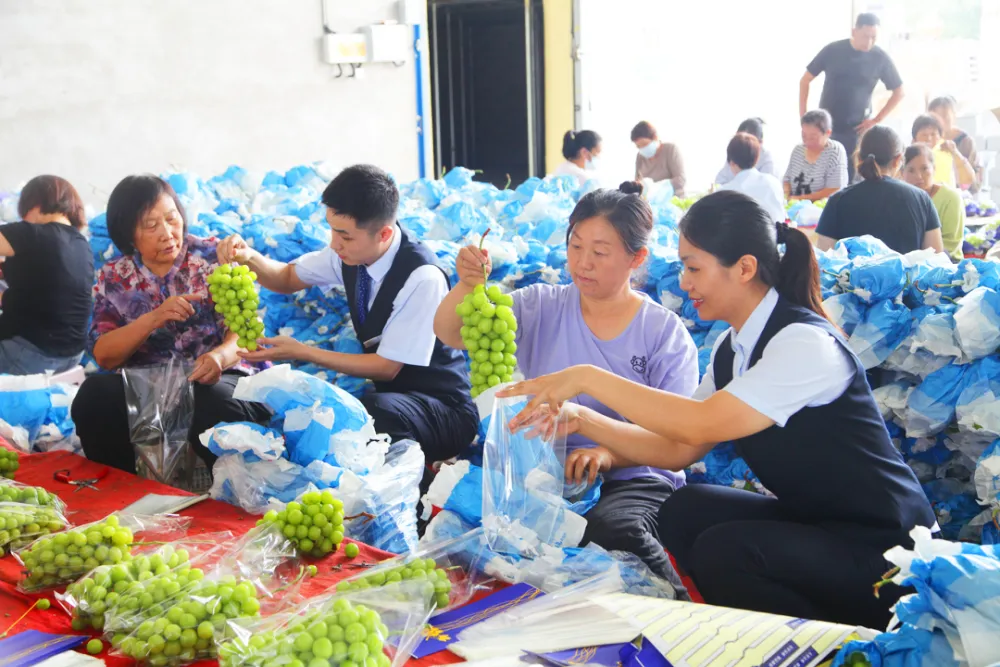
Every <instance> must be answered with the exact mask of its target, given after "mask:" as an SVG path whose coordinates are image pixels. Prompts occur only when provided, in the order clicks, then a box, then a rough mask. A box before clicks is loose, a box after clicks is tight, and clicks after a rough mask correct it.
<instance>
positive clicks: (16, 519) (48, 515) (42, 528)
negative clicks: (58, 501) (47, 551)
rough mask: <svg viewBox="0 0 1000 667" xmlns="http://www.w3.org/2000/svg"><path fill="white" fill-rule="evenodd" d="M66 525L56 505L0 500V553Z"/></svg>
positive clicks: (61, 528) (19, 546) (9, 550)
mask: <svg viewBox="0 0 1000 667" xmlns="http://www.w3.org/2000/svg"><path fill="white" fill-rule="evenodd" d="M0 488H2V487H0ZM28 488H31V487H28ZM53 497H55V496H53ZM68 525H69V522H68V521H67V520H66V517H65V516H64V515H63V513H62V510H61V509H60V508H58V507H50V506H38V505H28V504H26V503H9V502H0V555H3V554H5V553H7V552H11V551H14V550H16V549H20V548H22V547H23V546H24V545H26V544H29V543H30V542H33V541H34V540H36V539H38V538H40V537H42V536H44V535H48V534H49V533H55V532H58V531H60V530H63V529H64V528H65V527H66V526H68Z"/></svg>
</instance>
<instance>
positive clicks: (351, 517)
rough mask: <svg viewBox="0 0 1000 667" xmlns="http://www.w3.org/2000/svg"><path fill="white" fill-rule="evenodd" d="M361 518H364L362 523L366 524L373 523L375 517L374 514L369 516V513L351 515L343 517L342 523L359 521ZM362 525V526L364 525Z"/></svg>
mask: <svg viewBox="0 0 1000 667" xmlns="http://www.w3.org/2000/svg"><path fill="white" fill-rule="evenodd" d="M361 517H365V521H364V523H368V522H369V521H374V520H375V515H374V514H371V513H370V512H360V513H358V514H352V515H351V516H345V517H344V521H351V520H353V519H360V518H361ZM364 523H363V524H362V525H364Z"/></svg>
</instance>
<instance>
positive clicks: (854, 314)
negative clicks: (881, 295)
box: [823, 292, 868, 336]
mask: <svg viewBox="0 0 1000 667" xmlns="http://www.w3.org/2000/svg"><path fill="white" fill-rule="evenodd" d="M823 308H824V309H825V310H826V314H827V315H829V317H830V320H831V321H832V322H833V323H834V324H836V325H837V326H838V327H840V329H841V330H842V331H843V332H844V333H845V334H846V335H847V336H850V335H851V334H853V333H854V330H855V329H856V328H857V327H858V325H859V324H860V323H861V322H862V321H864V319H865V316H866V315H867V313H868V305H867V304H866V303H864V302H863V301H862V300H861V299H860V298H859V297H858V296H857V295H856V294H854V293H851V292H847V293H844V294H835V295H833V296H831V297H829V298H828V299H826V300H824V301H823Z"/></svg>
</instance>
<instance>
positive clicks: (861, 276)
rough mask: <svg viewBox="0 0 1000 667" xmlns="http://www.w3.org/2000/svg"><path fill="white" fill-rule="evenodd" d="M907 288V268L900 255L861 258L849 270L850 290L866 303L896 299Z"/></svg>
mask: <svg viewBox="0 0 1000 667" xmlns="http://www.w3.org/2000/svg"><path fill="white" fill-rule="evenodd" d="M904 287H906V268H905V266H904V265H903V258H902V257H901V256H899V255H895V254H890V255H876V256H873V257H859V258H857V259H855V260H854V261H853V262H852V263H851V267H850V269H849V270H848V289H850V290H851V291H852V292H853V293H854V295H855V296H857V297H858V298H859V299H861V300H862V301H864V302H865V303H869V304H870V303H875V302H879V301H885V300H887V299H895V298H896V297H897V296H898V295H899V294H901V293H902V292H903V288H904Z"/></svg>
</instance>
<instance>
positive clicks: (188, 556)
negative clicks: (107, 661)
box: [55, 531, 235, 631]
mask: <svg viewBox="0 0 1000 667" xmlns="http://www.w3.org/2000/svg"><path fill="white" fill-rule="evenodd" d="M234 537H235V536H234V535H233V534H232V533H231V532H228V531H224V532H219V533H204V534H201V535H198V536H196V537H184V538H181V539H179V540H176V541H173V542H167V543H166V544H159V543H155V542H154V543H150V544H138V545H136V546H134V547H133V549H132V558H131V559H129V560H127V561H123V562H121V563H118V564H116V565H107V564H105V565H99V566H97V567H96V568H94V569H93V570H91V571H90V572H88V573H87V574H86V575H85V576H83V577H81V578H80V579H78V580H77V581H75V582H74V583H72V584H70V585H69V586H67V587H66V590H65V591H63V592H61V593H60V592H57V593H56V594H55V598H56V602H57V603H58V604H59V606H60V607H62V608H63V609H64V610H65V611H66V613H68V614H70V615H71V616H72V617H73V629H74V630H77V631H81V630H88V629H91V628H93V629H94V630H103V629H104V628H105V626H106V625H107V623H106V619H107V618H108V617H114V616H118V617H121V616H127V615H128V613H129V611H130V610H131V608H133V607H134V608H138V606H139V600H140V598H141V597H142V595H143V594H144V593H145V592H147V590H148V589H149V588H150V587H148V586H147V585H144V584H145V583H146V582H149V581H150V580H152V579H155V578H156V577H158V576H162V575H164V574H166V573H168V572H176V571H177V570H178V569H180V568H183V567H187V568H191V567H195V566H196V564H197V563H198V562H199V561H201V560H202V559H203V558H204V557H205V556H206V555H207V554H209V553H211V552H212V551H219V550H223V549H225V548H226V544H227V543H228V542H231V541H232V540H233V538H234ZM119 605H122V607H123V609H122V611H120V612H119Z"/></svg>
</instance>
